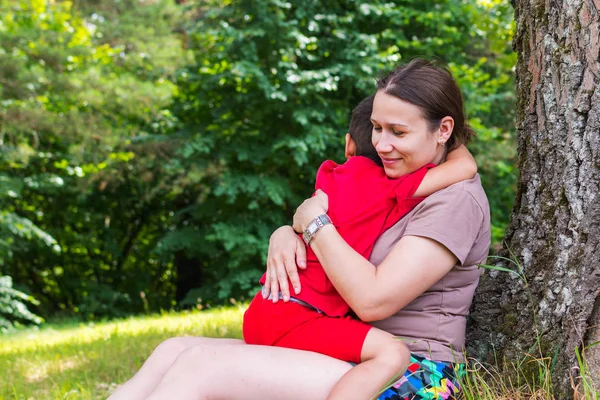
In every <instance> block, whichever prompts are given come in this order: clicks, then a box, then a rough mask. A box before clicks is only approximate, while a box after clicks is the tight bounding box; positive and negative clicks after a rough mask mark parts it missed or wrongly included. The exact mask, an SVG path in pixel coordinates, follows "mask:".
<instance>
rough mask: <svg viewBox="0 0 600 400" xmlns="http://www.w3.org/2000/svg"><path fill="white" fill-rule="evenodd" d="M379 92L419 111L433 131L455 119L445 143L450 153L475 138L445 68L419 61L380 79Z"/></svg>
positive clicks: (459, 97) (458, 89)
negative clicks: (443, 121) (444, 121)
mask: <svg viewBox="0 0 600 400" xmlns="http://www.w3.org/2000/svg"><path fill="white" fill-rule="evenodd" d="M377 90H382V91H383V92H384V93H386V94H388V95H390V96H394V97H397V98H399V99H400V100H404V101H406V102H408V103H411V104H413V105H415V106H417V107H419V108H420V109H421V112H422V113H423V117H424V118H425V119H426V120H427V122H428V124H429V127H430V129H431V130H432V131H433V130H435V129H437V128H438V127H439V126H440V122H441V120H442V118H444V117H446V116H450V117H452V118H453V119H454V129H453V131H452V135H450V138H449V139H448V141H447V142H446V149H447V150H453V149H455V148H457V147H458V146H459V145H461V144H465V145H466V144H468V143H469V141H470V140H471V138H472V137H473V136H475V132H474V131H473V129H472V128H471V127H470V126H469V124H468V122H467V121H466V116H465V111H464V106H463V98H462V94H461V92H460V88H459V87H458V84H457V83H456V81H455V80H454V77H453V76H452V73H451V72H450V71H449V70H448V69H447V68H445V67H440V66H437V65H434V64H433V63H432V62H430V61H428V60H424V59H422V58H416V59H414V60H412V61H411V62H409V63H408V64H406V65H401V66H399V67H397V68H396V69H394V70H393V71H392V72H390V73H389V74H387V75H386V76H384V77H383V78H380V79H379V80H378V81H377Z"/></svg>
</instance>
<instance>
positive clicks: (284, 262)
mask: <svg viewBox="0 0 600 400" xmlns="http://www.w3.org/2000/svg"><path fill="white" fill-rule="evenodd" d="M298 268H302V269H304V268H306V246H305V245H304V242H303V241H302V239H300V238H299V237H298V235H296V233H295V232H294V230H293V229H292V227H291V226H287V225H286V226H282V227H280V228H278V229H277V230H276V231H275V232H273V234H272V235H271V239H270V240H269V252H268V253H267V275H266V280H265V286H264V289H263V292H262V296H263V298H264V299H266V298H268V297H269V295H270V294H271V293H272V294H273V303H277V301H278V300H279V295H278V294H279V292H280V291H281V294H282V296H283V301H289V299H290V287H289V285H288V277H289V278H290V281H291V282H292V286H293V287H294V293H296V294H298V293H300V290H301V287H300V278H299V277H298Z"/></svg>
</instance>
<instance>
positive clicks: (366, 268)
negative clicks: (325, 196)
mask: <svg viewBox="0 0 600 400" xmlns="http://www.w3.org/2000/svg"><path fill="white" fill-rule="evenodd" d="M311 247H312V249H313V250H314V252H315V254H316V255H317V257H318V259H319V261H320V262H321V265H322V266H323V268H324V269H325V272H326V273H327V276H328V277H329V279H330V280H331V282H332V283H333V286H335V288H336V289H337V290H338V292H339V293H340V295H341V296H342V297H343V298H344V300H346V302H347V303H348V305H349V306H350V308H352V310H354V312H355V313H356V315H358V317H359V318H360V319H361V320H363V321H366V322H369V321H378V320H382V319H384V318H387V317H389V316H390V315H392V314H394V313H395V312H396V311H398V310H400V309H401V308H403V307H404V306H405V305H407V304H408V303H410V302H411V301H412V300H414V299H416V298H417V297H418V296H419V295H420V294H421V293H423V292H425V291H426V290H427V289H428V288H430V287H431V286H433V285H434V284H435V283H436V282H437V281H439V280H440V279H441V278H442V277H443V276H444V275H446V274H447V273H448V271H450V270H451V269H452V267H453V266H454V265H455V264H456V257H455V256H454V254H452V253H451V252H450V251H449V250H448V249H447V248H446V247H444V246H443V245H441V244H440V243H438V242H436V241H435V240H433V239H429V238H425V237H419V236H404V237H403V238H402V239H400V241H398V243H397V244H396V245H395V246H394V248H393V249H392V251H391V252H390V254H388V256H387V257H386V258H385V260H384V261H383V262H382V263H381V264H380V265H379V267H378V268H375V266H374V265H373V264H371V263H370V262H369V261H367V260H366V259H365V258H363V257H362V256H361V255H360V254H358V253H357V252H356V251H354V249H352V248H351V247H350V246H348V244H347V243H346V242H345V241H344V239H342V237H341V236H340V235H339V233H338V232H337V230H336V229H335V227H334V226H333V225H328V226H325V227H324V228H323V229H322V232H319V233H318V234H317V236H316V237H315V238H314V239H313V240H312V241H311Z"/></svg>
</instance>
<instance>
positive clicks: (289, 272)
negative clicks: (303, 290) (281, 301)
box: [281, 255, 300, 298]
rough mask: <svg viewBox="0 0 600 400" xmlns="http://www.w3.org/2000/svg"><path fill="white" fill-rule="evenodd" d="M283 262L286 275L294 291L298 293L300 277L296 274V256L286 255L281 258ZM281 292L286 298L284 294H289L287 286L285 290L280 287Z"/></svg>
mask: <svg viewBox="0 0 600 400" xmlns="http://www.w3.org/2000/svg"><path fill="white" fill-rule="evenodd" d="M283 263H284V266H285V273H286V276H287V277H288V278H289V279H290V281H291V282H292V287H293V288H294V293H295V294H298V293H300V277H299V276H298V267H296V258H295V257H294V255H291V256H288V257H286V258H285V259H284V260H283ZM281 293H282V294H283V297H284V298H286V296H289V295H290V293H289V288H287V292H286V291H285V290H284V289H283V288H281Z"/></svg>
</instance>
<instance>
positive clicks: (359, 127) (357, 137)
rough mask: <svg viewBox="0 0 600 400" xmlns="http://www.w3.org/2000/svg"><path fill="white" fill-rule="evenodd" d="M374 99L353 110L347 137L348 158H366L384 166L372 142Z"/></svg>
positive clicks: (360, 104)
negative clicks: (351, 156) (350, 156)
mask: <svg viewBox="0 0 600 400" xmlns="http://www.w3.org/2000/svg"><path fill="white" fill-rule="evenodd" d="M374 97H375V96H369V97H367V98H366V99H364V100H363V101H361V102H360V103H359V104H358V105H357V106H356V108H355V109H354V110H352V118H351V119H350V127H349V128H348V135H349V136H348V135H347V136H346V157H348V156H349V155H355V156H364V157H368V158H370V159H371V160H373V161H375V162H376V163H377V164H378V165H379V166H382V165H383V164H382V163H381V158H379V155H378V154H377V152H376V151H375V147H373V143H372V142H371V134H372V131H373V124H372V123H371V113H372V111H373V98H374ZM349 150H350V151H349ZM352 153H354V154H352Z"/></svg>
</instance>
